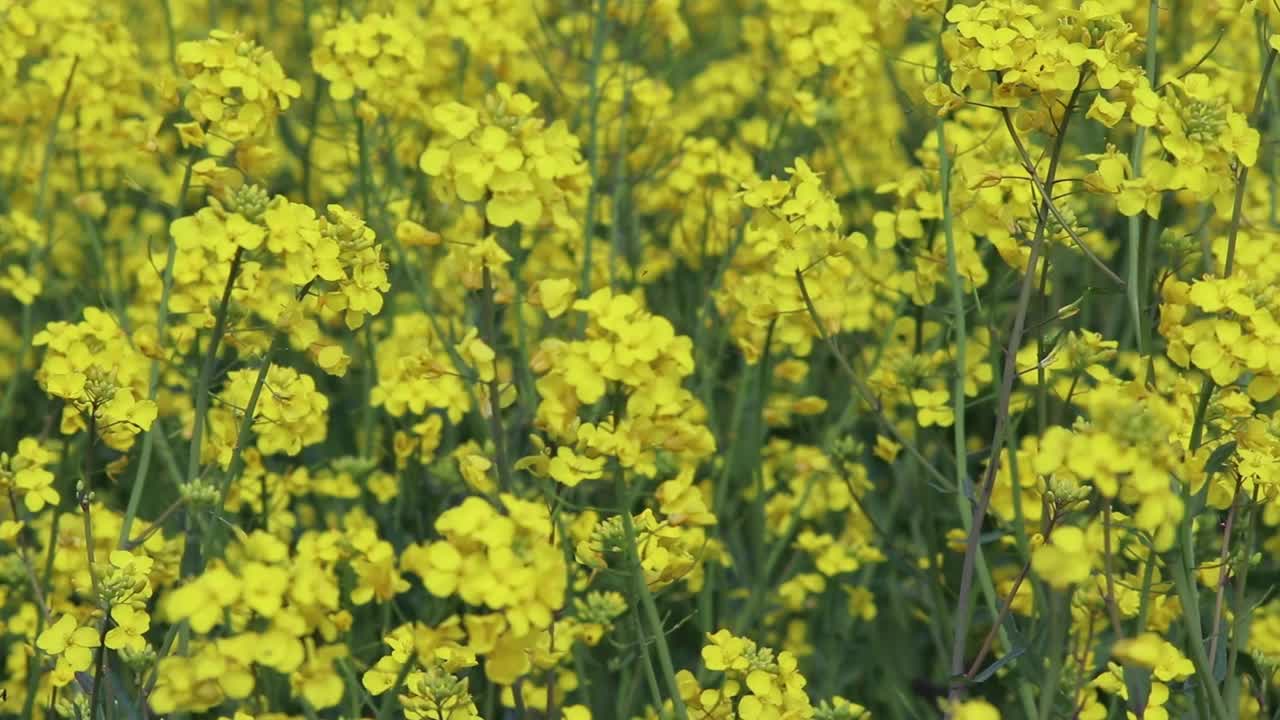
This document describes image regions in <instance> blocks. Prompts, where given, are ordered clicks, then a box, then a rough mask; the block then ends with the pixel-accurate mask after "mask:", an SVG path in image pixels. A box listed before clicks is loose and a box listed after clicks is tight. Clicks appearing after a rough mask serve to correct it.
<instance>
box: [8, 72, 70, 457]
mask: <svg viewBox="0 0 1280 720" xmlns="http://www.w3.org/2000/svg"><path fill="white" fill-rule="evenodd" d="M79 66H80V56H79V55H77V56H76V57H75V59H74V60H72V61H71V69H70V70H69V71H68V72H67V82H66V84H65V85H63V87H62V94H61V95H59V96H58V104H57V106H56V107H55V108H54V111H53V118H52V119H51V120H50V121H49V132H48V134H47V135H46V136H45V141H44V157H43V158H41V160H40V180H39V183H38V184H37V185H36V200H35V208H34V210H33V214H34V219H35V220H36V222H41V221H43V220H44V219H45V212H46V211H47V210H48V206H49V173H50V171H51V170H52V167H53V158H54V157H55V156H56V155H57V152H55V149H56V146H57V142H58V121H59V120H61V119H62V112H63V110H65V109H66V107H67V97H68V96H69V95H70V94H71V81H72V80H74V79H75V76H76V68H78V67H79ZM46 234H47V235H51V234H52V226H48V227H47V228H46ZM49 240H51V238H46V241H49ZM38 250H39V248H38V247H37V246H36V244H35V243H32V244H31V247H30V248H28V249H27V275H28V276H32V275H34V274H35V270H36V260H37V258H38V257H39V255H40V254H39V252H38ZM32 305H33V303H27V304H24V305H23V306H22V321H21V333H22V341H21V342H20V343H19V344H18V356H17V358H16V360H15V362H14V367H13V375H12V376H11V377H10V378H9V384H8V386H7V387H6V388H5V391H4V399H3V400H0V428H6V429H7V428H8V425H9V423H11V422H14V421H15V420H17V418H18V417H19V416H21V415H23V413H15V412H13V403H14V400H15V399H16V398H17V396H18V382H19V380H21V379H22V366H23V365H24V364H25V363H26V360H27V353H28V352H30V351H31V339H32V336H33V335H34V331H35V328H34V318H33V314H32V313H33V310H32ZM0 437H3V435H0Z"/></svg>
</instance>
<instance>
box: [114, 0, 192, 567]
mask: <svg viewBox="0 0 1280 720" xmlns="http://www.w3.org/2000/svg"><path fill="white" fill-rule="evenodd" d="M167 5H168V3H166V6H167ZM194 167H195V160H194V158H193V159H192V160H191V161H190V162H188V163H187V169H186V170H185V171H184V172H183V174H182V185H181V187H180V188H179V190H178V205H177V210H176V211H175V212H174V217H173V218H171V219H170V220H171V222H170V227H172V220H174V219H176V218H179V217H182V216H183V215H184V214H185V213H186V209H185V207H184V202H185V199H186V197H187V191H188V190H189V189H190V188H191V175H192V168H194ZM166 237H167V238H168V248H167V249H166V251H165V259H164V275H163V279H162V281H161V284H162V288H161V290H160V307H159V308H158V310H157V311H156V342H158V343H160V345H161V346H162V347H163V345H164V340H165V332H166V331H167V330H168V329H169V297H170V295H171V294H172V292H173V266H174V260H175V258H176V257H177V254H178V244H177V243H176V242H175V241H174V239H173V233H172V232H168V233H167V234H166ZM160 365H161V359H160V357H159V356H157V357H154V358H152V359H151V374H150V376H149V379H148V380H147V399H148V400H150V401H152V402H155V399H156V395H157V393H158V391H159V388H160ZM163 432H164V430H163V426H162V425H161V424H160V422H159V420H157V421H155V422H153V423H152V424H151V427H149V428H147V432H146V434H145V435H144V436H143V437H142V449H141V450H140V451H139V453H138V471H137V473H136V474H135V475H134V478H133V487H132V488H131V489H130V491H129V504H128V505H127V506H126V508H125V513H124V519H123V520H122V521H121V523H120V538H119V539H118V540H117V541H116V547H123V546H124V545H125V543H126V542H128V540H129V531H130V530H131V529H132V528H133V521H134V518H136V517H137V515H138V506H139V505H140V504H141V502H142V496H143V491H144V490H145V489H146V485H147V477H148V475H149V474H150V473H149V471H150V469H151V454H152V452H153V451H154V448H155V443H156V436H158V435H161V434H162V433H163ZM161 439H163V438H161Z"/></svg>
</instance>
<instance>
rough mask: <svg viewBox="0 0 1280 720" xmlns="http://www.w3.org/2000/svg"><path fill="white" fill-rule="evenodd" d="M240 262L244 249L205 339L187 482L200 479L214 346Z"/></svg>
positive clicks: (215, 356) (224, 323)
mask: <svg viewBox="0 0 1280 720" xmlns="http://www.w3.org/2000/svg"><path fill="white" fill-rule="evenodd" d="M243 258H244V248H242V247H237V248H236V252H235V255H234V256H232V258H231V270H230V271H229V272H228V273H227V284H226V285H225V286H224V287H223V288H222V300H221V301H220V302H219V303H218V310H217V314H216V316H215V317H214V322H213V334H212V335H211V336H210V337H209V347H208V348H206V350H205V355H204V365H203V367H202V368H201V369H200V379H199V381H198V382H197V384H196V414H195V419H194V420H193V424H192V427H191V449H190V451H189V453H188V455H187V478H186V479H187V482H188V483H190V482H194V481H195V479H196V478H197V477H198V476H199V475H200V445H201V440H202V436H203V435H204V424H205V415H206V414H208V412H209V394H210V386H211V385H212V384H213V370H214V366H215V365H216V364H217V361H218V345H219V344H220V343H221V342H222V334H223V333H224V332H225V331H226V329H227V313H228V311H229V310H230V308H231V291H232V290H234V289H235V286H236V277H237V276H238V275H239V274H240V263H241V261H242V260H243Z"/></svg>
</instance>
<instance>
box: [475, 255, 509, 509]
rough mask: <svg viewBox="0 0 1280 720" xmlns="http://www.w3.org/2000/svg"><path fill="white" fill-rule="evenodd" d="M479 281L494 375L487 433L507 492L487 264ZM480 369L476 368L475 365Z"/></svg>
mask: <svg viewBox="0 0 1280 720" xmlns="http://www.w3.org/2000/svg"><path fill="white" fill-rule="evenodd" d="M481 276H482V281H483V283H484V287H483V289H482V290H481V292H482V297H481V302H483V303H484V307H483V308H481V311H482V313H483V315H484V317H483V318H482V322H483V323H484V328H483V332H484V341H485V342H486V343H488V344H489V349H490V350H492V351H493V353H494V356H493V379H491V380H489V434H490V435H492V436H493V452H494V455H495V456H496V457H495V462H494V464H496V465H497V466H498V487H500V488H501V489H502V491H503V492H510V491H511V490H512V487H511V463H510V462H509V458H508V457H507V434H506V430H505V429H503V427H502V396H501V394H500V389H499V387H498V354H497V353H498V329H497V318H496V317H495V316H496V315H497V312H498V310H497V302H496V300H495V295H496V292H495V290H494V287H493V274H492V273H491V272H490V271H489V266H488V265H487V264H486V265H485V266H484V268H483V269H482V270H481ZM476 370H477V371H479V368H476Z"/></svg>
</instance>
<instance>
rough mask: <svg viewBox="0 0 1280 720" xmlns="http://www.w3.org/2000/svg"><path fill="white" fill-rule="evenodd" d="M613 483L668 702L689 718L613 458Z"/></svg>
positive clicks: (628, 493) (627, 498)
mask: <svg viewBox="0 0 1280 720" xmlns="http://www.w3.org/2000/svg"><path fill="white" fill-rule="evenodd" d="M614 487H615V488H616V490H617V493H618V497H619V498H621V499H622V507H621V508H620V510H619V514H620V515H622V529H623V532H624V533H625V536H626V543H627V554H628V555H629V556H630V557H629V564H630V565H631V568H632V572H633V573H634V577H635V590H636V594H637V595H639V596H640V606H641V609H642V610H643V611H644V616H645V620H646V622H648V623H649V630H650V631H651V632H652V633H653V640H654V644H655V645H656V646H657V650H658V664H659V666H660V667H661V668H662V674H663V680H665V681H666V685H667V691H668V692H669V693H670V694H671V704H672V706H673V707H674V708H675V713H676V718H678V720H689V711H688V710H687V709H686V708H685V704H684V698H682V697H681V696H680V686H679V685H678V684H677V683H676V670H675V664H674V663H672V661H671V648H670V647H669V646H668V645H667V633H666V630H665V628H663V625H662V618H661V616H659V615H658V605H657V603H656V602H654V600H653V592H652V591H651V590H650V589H649V583H648V581H647V580H645V577H644V567H643V566H642V565H641V564H640V545H639V540H638V539H637V536H636V527H635V523H634V522H633V521H632V519H631V491H630V489H629V488H628V487H627V483H626V480H625V479H624V478H623V476H622V467H621V466H620V465H618V464H617V463H616V461H615V467H614Z"/></svg>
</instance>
